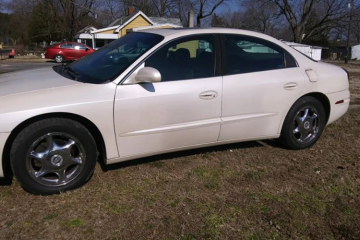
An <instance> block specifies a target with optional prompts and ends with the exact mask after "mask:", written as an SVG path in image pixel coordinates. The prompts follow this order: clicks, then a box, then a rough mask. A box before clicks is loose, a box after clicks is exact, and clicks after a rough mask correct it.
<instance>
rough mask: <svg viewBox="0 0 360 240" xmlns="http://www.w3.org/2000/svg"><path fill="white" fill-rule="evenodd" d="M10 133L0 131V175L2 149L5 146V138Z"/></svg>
mask: <svg viewBox="0 0 360 240" xmlns="http://www.w3.org/2000/svg"><path fill="white" fill-rule="evenodd" d="M9 135H10V133H0V177H4V170H3V166H4V163H3V159H2V157H3V151H4V147H5V143H6V140H7V139H8V137H9Z"/></svg>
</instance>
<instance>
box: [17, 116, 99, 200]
mask: <svg viewBox="0 0 360 240" xmlns="http://www.w3.org/2000/svg"><path fill="white" fill-rule="evenodd" d="M96 160H97V150H96V144H95V141H94V139H93V137H92V136H91V134H90V132H89V131H88V130H87V129H86V128H85V127H84V126H83V125H81V124H80V123H78V122H75V121H72V120H69V119H62V118H52V119H46V120H41V121H39V122H36V123H33V124H31V125H30V126H28V127H27V128H25V129H24V130H23V131H22V132H20V134H19V135H18V136H17V137H16V139H15V141H14V143H13V146H12V148H11V154H10V161H11V167H12V170H13V173H14V175H15V177H16V178H17V179H18V181H19V182H20V184H21V186H22V187H23V188H24V189H25V190H27V191H29V192H31V193H34V194H44V195H47V194H54V193H60V192H64V191H67V190H70V189H74V188H78V187H80V186H82V185H83V184H84V183H86V181H87V180H88V179H90V177H91V175H92V173H93V171H94V168H95V163H96Z"/></svg>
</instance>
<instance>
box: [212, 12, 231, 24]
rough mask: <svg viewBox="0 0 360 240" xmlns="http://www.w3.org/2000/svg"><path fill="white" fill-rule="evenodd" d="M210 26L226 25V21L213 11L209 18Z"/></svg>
mask: <svg viewBox="0 0 360 240" xmlns="http://www.w3.org/2000/svg"><path fill="white" fill-rule="evenodd" d="M211 26H212V27H228V23H227V22H226V20H225V19H224V18H223V17H222V16H219V15H217V14H216V13H214V15H213V16H212V19H211Z"/></svg>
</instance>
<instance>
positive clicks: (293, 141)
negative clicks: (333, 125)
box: [280, 96, 326, 150]
mask: <svg viewBox="0 0 360 240" xmlns="http://www.w3.org/2000/svg"><path fill="white" fill-rule="evenodd" d="M325 121H326V114H325V110H324V107H323V105H322V104H321V102H320V101H319V100H317V99H316V98H314V97H310V96H307V97H302V98H300V99H299V100H298V101H296V102H295V103H294V105H293V106H292V107H291V109H290V111H289V112H288V114H287V116H286V118H285V121H284V124H283V128H282V131H281V136H280V142H281V143H282V144H283V145H285V146H286V147H288V148H290V149H294V150H298V149H304V148H309V147H311V146H312V145H314V144H315V143H316V141H317V140H318V139H319V138H320V136H321V133H322V132H323V130H324V127H325Z"/></svg>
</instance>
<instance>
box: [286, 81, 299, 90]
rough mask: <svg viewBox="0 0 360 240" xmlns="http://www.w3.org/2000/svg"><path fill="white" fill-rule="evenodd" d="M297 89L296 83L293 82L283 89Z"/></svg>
mask: <svg viewBox="0 0 360 240" xmlns="http://www.w3.org/2000/svg"><path fill="white" fill-rule="evenodd" d="M297 87H298V85H297V83H295V82H289V83H287V84H285V85H284V89H285V90H294V89H296V88H297Z"/></svg>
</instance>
